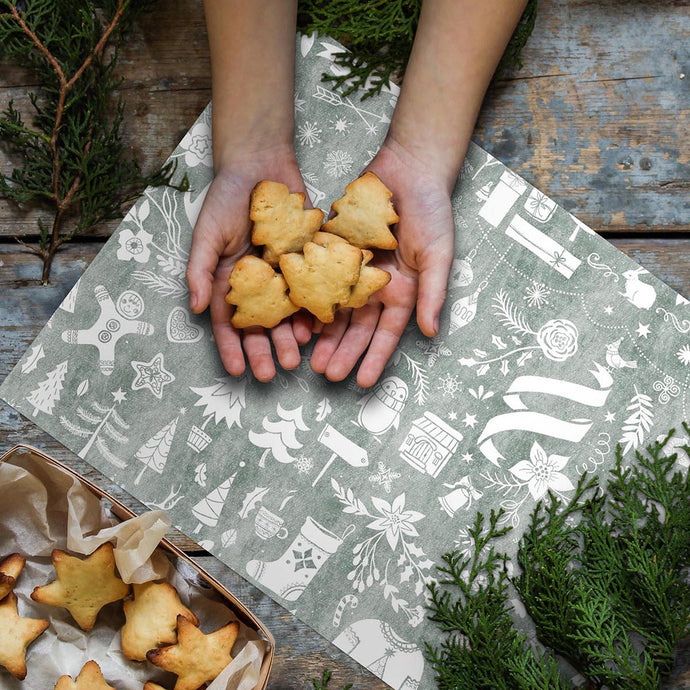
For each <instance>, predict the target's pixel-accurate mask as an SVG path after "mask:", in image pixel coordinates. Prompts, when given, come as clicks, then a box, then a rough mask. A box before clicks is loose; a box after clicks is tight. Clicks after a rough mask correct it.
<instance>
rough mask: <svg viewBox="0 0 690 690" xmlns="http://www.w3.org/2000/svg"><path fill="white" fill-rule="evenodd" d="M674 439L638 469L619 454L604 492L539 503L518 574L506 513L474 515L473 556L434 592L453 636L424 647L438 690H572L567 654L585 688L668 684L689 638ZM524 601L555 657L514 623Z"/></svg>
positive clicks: (689, 591)
mask: <svg viewBox="0 0 690 690" xmlns="http://www.w3.org/2000/svg"><path fill="white" fill-rule="evenodd" d="M685 429H686V432H688V433H690V429H688V428H687V426H686V427H685ZM672 434H673V432H670V433H669V435H668V436H667V437H666V438H665V439H664V440H663V441H661V442H657V443H654V444H652V445H650V446H648V447H647V449H646V452H644V453H641V452H637V453H636V456H637V457H636V461H635V462H634V463H633V464H632V465H629V466H628V465H626V464H625V463H624V462H623V457H622V454H621V451H620V448H619V449H618V450H617V454H616V465H615V467H614V468H613V469H612V470H611V472H610V474H609V477H608V482H607V485H606V486H605V487H602V486H600V483H599V480H598V479H596V478H594V477H591V476H587V475H585V476H583V477H582V478H581V479H580V481H579V482H578V485H577V487H576V490H575V494H574V496H573V497H572V499H571V500H569V501H568V502H564V501H562V500H560V499H559V498H557V497H556V496H554V495H553V494H550V495H549V499H548V501H545V502H544V503H540V504H539V505H537V507H536V508H535V510H534V511H533V513H532V516H531V520H530V523H529V526H528V528H527V530H526V532H525V534H524V536H523V537H522V539H521V541H520V544H519V549H518V556H517V565H518V566H519V571H520V572H519V574H518V575H517V576H515V577H513V578H511V577H509V576H508V569H507V564H508V561H507V558H506V556H505V555H504V554H501V553H499V552H498V551H496V550H495V547H494V545H493V542H495V540H496V539H498V538H500V537H503V536H505V534H507V533H508V531H509V528H506V527H499V525H500V524H501V523H500V519H501V513H500V512H499V513H492V514H491V517H490V519H489V523H488V526H485V525H484V519H483V517H482V516H478V517H477V520H476V521H475V523H474V526H473V528H472V530H471V536H472V540H473V549H472V550H471V554H470V555H463V554H461V553H459V552H453V553H448V554H446V555H445V556H444V557H443V560H444V565H443V566H441V567H440V568H439V572H440V574H441V576H442V577H441V578H440V579H439V582H438V584H435V585H432V587H431V604H430V609H431V619H432V620H434V621H436V622H437V623H438V624H439V626H440V628H441V630H443V631H444V632H445V633H446V636H445V639H444V641H443V642H442V643H441V644H440V645H437V646H433V645H427V656H428V658H429V659H430V661H431V663H432V665H433V667H434V670H435V672H436V676H437V680H438V685H439V687H440V688H456V689H457V690H461V689H462V688H468V689H469V688H487V689H488V688H506V689H508V688H511V689H512V688H515V689H516V690H520V689H522V688H524V689H525V690H528V689H532V688H566V687H571V685H570V683H569V682H568V681H566V679H565V675H562V674H560V673H559V667H558V665H557V661H558V659H559V657H560V658H562V659H564V660H565V661H567V662H568V663H569V664H570V665H571V666H572V667H573V668H574V669H575V670H576V671H577V672H578V673H579V674H581V675H582V677H584V678H585V679H586V681H587V683H588V685H587V687H592V688H618V689H621V690H623V689H626V690H627V689H629V690H651V689H652V688H659V687H660V686H661V680H662V678H663V677H664V676H665V675H667V674H668V673H669V672H670V670H671V668H672V662H673V651H674V648H675V647H676V645H677V644H678V642H679V641H680V640H681V639H682V638H683V637H685V636H687V635H688V634H690V586H689V584H688V580H687V575H688V568H689V567H690V476H689V473H687V472H686V473H683V472H681V471H680V470H678V469H674V465H675V462H676V459H677V456H676V454H675V453H674V454H669V455H666V454H665V453H664V448H665V447H666V445H667V444H668V442H669V439H670V438H671V436H672ZM683 451H684V452H686V453H690V448H688V447H683ZM516 594H517V595H518V596H519V598H520V600H521V601H522V603H523V604H524V606H525V609H526V610H527V613H528V614H529V615H530V617H531V619H532V621H533V622H534V625H535V627H536V633H537V637H538V639H539V641H540V643H541V644H542V645H544V647H545V650H546V651H544V652H538V651H535V649H534V648H533V646H532V645H530V644H529V643H528V640H527V637H526V635H525V634H524V633H523V632H519V631H518V630H517V628H516V627H515V625H514V624H513V620H512V618H511V614H510V611H511V608H512V607H511V605H510V598H511V597H514V596H515V595H516Z"/></svg>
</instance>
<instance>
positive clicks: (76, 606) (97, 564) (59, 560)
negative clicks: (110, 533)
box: [31, 542, 130, 630]
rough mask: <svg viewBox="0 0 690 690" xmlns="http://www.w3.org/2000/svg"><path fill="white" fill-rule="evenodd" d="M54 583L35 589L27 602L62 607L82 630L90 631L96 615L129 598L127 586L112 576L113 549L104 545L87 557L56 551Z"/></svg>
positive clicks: (113, 573) (113, 569) (110, 545)
mask: <svg viewBox="0 0 690 690" xmlns="http://www.w3.org/2000/svg"><path fill="white" fill-rule="evenodd" d="M52 559H53V565H54V566H55V572H56V573H57V579H56V580H53V582H51V583H50V584H47V585H41V586H40V587H36V588H35V589H34V591H33V592H32V593H31V598H32V599H33V600H34V601H37V602H39V603H41V604H47V605H48V606H62V607H63V608H66V609H67V610H68V611H69V612H70V613H71V614H72V617H73V618H74V620H75V621H76V622H77V625H79V627H80V628H81V629H82V630H91V629H92V628H93V626H94V625H95V623H96V616H98V612H99V611H100V610H101V609H102V608H103V607H104V606H105V605H106V604H109V603H111V602H113V601H118V600H120V599H124V598H125V597H126V596H127V595H128V594H129V589H130V587H129V585H128V584H125V583H124V582H123V581H122V580H121V579H120V578H119V577H118V576H117V575H115V556H114V554H113V545H112V544H111V543H110V542H106V543H105V544H103V545H102V546H99V547H98V548H97V549H96V550H95V551H94V552H93V553H92V554H91V555H90V556H88V557H87V558H84V559H83V560H82V559H81V558H77V557H76V556H70V555H69V554H68V553H65V552H64V551H60V549H55V550H54V551H53V553H52Z"/></svg>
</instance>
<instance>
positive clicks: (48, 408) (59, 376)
mask: <svg viewBox="0 0 690 690" xmlns="http://www.w3.org/2000/svg"><path fill="white" fill-rule="evenodd" d="M67 364H68V361H64V362H61V363H60V364H58V365H57V366H56V367H55V369H53V370H52V371H49V372H48V374H47V376H46V378H45V380H44V381H41V383H39V384H38V388H36V389H35V390H33V391H31V393H29V395H27V396H26V399H27V400H28V401H29V402H30V403H31V404H32V405H33V406H34V411H33V416H34V417H35V416H36V415H37V414H38V413H39V411H40V412H45V413H46V414H53V407H55V403H56V402H57V401H58V400H60V393H61V391H62V386H63V383H64V381H65V375H66V374H67Z"/></svg>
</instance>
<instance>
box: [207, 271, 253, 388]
mask: <svg viewBox="0 0 690 690" xmlns="http://www.w3.org/2000/svg"><path fill="white" fill-rule="evenodd" d="M227 273H229V269H227V268H226V269H222V268H221V269H219V271H218V274H219V275H217V276H216V278H215V280H214V282H213V291H212V295H211V323H212V324H213V337H214V338H215V341H216V347H217V348H218V354H219V355H220V359H221V361H222V362H223V366H224V367H225V369H226V371H227V372H228V373H229V374H231V375H232V376H240V375H241V374H243V373H244V368H245V362H244V353H243V352H242V342H241V340H240V334H239V333H238V332H237V331H236V330H235V329H234V328H233V327H232V324H231V323H230V317H231V316H232V307H231V306H230V305H229V304H228V303H227V302H226V301H225V293H226V292H227V288H226V285H227Z"/></svg>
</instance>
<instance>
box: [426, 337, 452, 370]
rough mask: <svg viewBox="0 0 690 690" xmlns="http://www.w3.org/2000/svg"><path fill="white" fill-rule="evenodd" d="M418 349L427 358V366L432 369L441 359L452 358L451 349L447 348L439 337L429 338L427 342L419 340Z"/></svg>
mask: <svg viewBox="0 0 690 690" xmlns="http://www.w3.org/2000/svg"><path fill="white" fill-rule="evenodd" d="M417 347H418V348H419V349H420V350H421V351H422V352H423V353H424V355H425V356H426V358H427V364H428V366H430V367H433V366H434V364H436V362H438V360H439V358H440V357H450V355H451V354H452V352H451V351H450V348H449V347H446V345H445V343H444V342H443V341H442V340H440V339H439V337H438V336H435V337H434V338H427V339H426V340H418V341H417Z"/></svg>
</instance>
